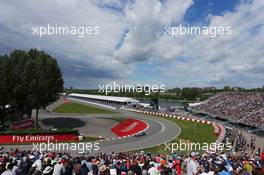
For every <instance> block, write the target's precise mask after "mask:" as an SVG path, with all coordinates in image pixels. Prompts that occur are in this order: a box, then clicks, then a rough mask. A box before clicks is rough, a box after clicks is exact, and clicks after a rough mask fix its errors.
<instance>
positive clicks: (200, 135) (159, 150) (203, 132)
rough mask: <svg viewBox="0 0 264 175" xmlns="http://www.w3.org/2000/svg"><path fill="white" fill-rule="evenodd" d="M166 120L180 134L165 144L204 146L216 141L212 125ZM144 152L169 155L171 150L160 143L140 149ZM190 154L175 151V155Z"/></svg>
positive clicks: (188, 150) (185, 151) (172, 119)
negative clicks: (172, 124) (178, 130)
mask: <svg viewBox="0 0 264 175" xmlns="http://www.w3.org/2000/svg"><path fill="white" fill-rule="evenodd" d="M168 120H170V121H172V122H175V123H176V124H177V125H178V126H179V127H180V128H181V133H180V135H179V136H178V137H177V138H176V139H174V140H172V141H170V142H168V143H167V144H168V145H169V144H170V145H172V144H173V143H174V144H175V143H176V144H178V145H179V143H180V141H181V142H182V143H188V142H189V143H199V144H201V145H204V144H210V143H212V142H214V141H215V140H216V139H217V136H216V135H214V129H213V126H212V125H208V124H203V123H197V122H192V121H186V120H179V119H174V118H168ZM141 150H144V151H145V152H150V153H153V154H171V153H172V152H171V150H169V149H168V148H167V147H166V145H165V143H162V144H161V145H158V146H154V147H150V148H145V149H141ZM139 151H140V150H135V151H130V152H128V153H135V152H139ZM195 151H196V152H200V153H201V152H203V151H202V150H195ZM190 152H191V150H190V149H186V150H184V151H179V149H178V151H176V152H175V153H177V154H189V153H190Z"/></svg>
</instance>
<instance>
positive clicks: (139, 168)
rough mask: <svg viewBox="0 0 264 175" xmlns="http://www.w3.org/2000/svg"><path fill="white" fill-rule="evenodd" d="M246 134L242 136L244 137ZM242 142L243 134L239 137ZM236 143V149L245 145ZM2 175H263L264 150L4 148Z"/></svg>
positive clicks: (0, 160) (1, 152)
mask: <svg viewBox="0 0 264 175" xmlns="http://www.w3.org/2000/svg"><path fill="white" fill-rule="evenodd" d="M241 138H242V137H241ZM237 142H240V138H239V139H237ZM241 146H242V145H241V144H236V147H237V148H236V149H240V148H241ZM0 174H1V175H214V174H217V175H263V174H264V153H263V152H262V153H258V154H254V155H252V154H247V153H245V152H244V153H243V154H236V155H234V154H232V153H210V154H209V153H204V154H203V155H199V154H198V153H195V152H192V153H191V154H190V155H189V156H186V155H177V154H172V155H153V154H151V153H144V152H143V151H142V152H140V153H133V154H124V153H109V154H97V155H96V156H89V155H82V156H79V157H76V156H71V155H70V154H69V153H57V152H43V153H40V152H37V151H19V150H12V149H9V148H5V147H2V148H1V149H0Z"/></svg>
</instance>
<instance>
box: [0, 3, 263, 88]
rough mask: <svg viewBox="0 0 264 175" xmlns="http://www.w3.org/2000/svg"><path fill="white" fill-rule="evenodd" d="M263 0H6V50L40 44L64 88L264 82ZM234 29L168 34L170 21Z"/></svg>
mask: <svg viewBox="0 0 264 175" xmlns="http://www.w3.org/2000/svg"><path fill="white" fill-rule="evenodd" d="M263 12H264V1H263V0H232V1H231V0H67V1H65V0H49V1H37V0H23V1H15V0H1V1H0V54H9V53H10V52H11V51H12V50H14V49H24V50H28V49H30V48H38V49H41V50H44V51H46V52H47V53H49V54H50V55H52V56H54V57H55V58H57V60H58V62H59V65H60V67H61V69H62V71H63V74H64V79H65V85H66V86H73V87H79V88H96V87H98V85H99V84H105V83H107V82H113V81H116V82H123V83H141V84H147V83H155V84H157V83H158V84H165V85H166V87H167V88H171V87H184V86H200V87H202V86H216V87H222V86H224V85H230V86H243V87H257V86H263V85H264V26H263V24H264V13H263ZM47 24H50V25H57V26H99V28H100V34H99V35H89V36H85V37H82V38H80V37H78V36H72V35H71V36H69V35H49V36H43V37H39V36H36V35H33V27H36V26H47ZM180 24H181V25H184V26H200V27H204V26H205V27H211V26H223V27H227V26H231V27H232V34H230V35H218V36H216V37H210V36H208V35H181V36H180V35H177V36H175V37H170V36H168V35H165V34H164V28H165V26H178V25H180Z"/></svg>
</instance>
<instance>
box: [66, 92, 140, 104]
mask: <svg viewBox="0 0 264 175" xmlns="http://www.w3.org/2000/svg"><path fill="white" fill-rule="evenodd" d="M68 97H72V98H77V99H82V100H88V101H92V102H95V103H103V104H108V105H117V106H126V105H133V104H139V101H138V100H136V99H134V98H129V97H115V96H105V95H92V94H78V93H72V94H69V95H68Z"/></svg>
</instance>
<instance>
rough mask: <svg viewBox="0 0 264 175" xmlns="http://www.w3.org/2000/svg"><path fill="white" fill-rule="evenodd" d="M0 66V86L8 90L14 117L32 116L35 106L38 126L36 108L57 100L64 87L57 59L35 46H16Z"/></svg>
mask: <svg viewBox="0 0 264 175" xmlns="http://www.w3.org/2000/svg"><path fill="white" fill-rule="evenodd" d="M1 60H3V59H1ZM0 66H1V69H0V70H1V71H0V78H1V80H2V81H1V82H2V84H0V88H3V87H4V89H5V90H7V91H8V92H7V93H6V94H9V96H8V97H9V98H8V104H11V105H12V106H13V107H14V108H15V110H16V117H18V118H21V117H22V116H23V115H24V114H27V115H28V116H31V113H32V110H33V109H36V126H38V111H39V109H41V108H45V107H47V106H48V105H50V104H51V103H53V102H54V101H56V100H57V99H58V98H59V93H60V92H62V91H63V83H64V82H63V78H62V72H61V71H60V68H59V66H58V64H57V61H56V59H55V58H53V57H51V56H50V55H48V54H46V53H45V52H43V51H38V50H36V49H31V50H29V51H28V52H26V51H21V50H15V51H13V52H12V53H11V54H10V56H9V57H8V58H7V59H5V61H4V64H1V62H0ZM0 90H1V89H0ZM3 92H5V91H3ZM0 93H1V92H0ZM0 97H2V94H0ZM1 103H2V102H1V101H0V105H1ZM5 103H6V102H5Z"/></svg>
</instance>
